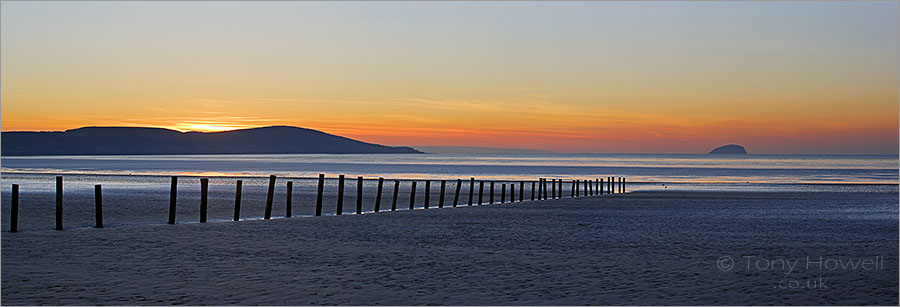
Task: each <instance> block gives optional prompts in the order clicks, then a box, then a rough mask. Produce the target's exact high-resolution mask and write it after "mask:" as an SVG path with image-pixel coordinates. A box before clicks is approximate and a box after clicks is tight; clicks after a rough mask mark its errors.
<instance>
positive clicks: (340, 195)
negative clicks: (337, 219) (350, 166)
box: [334, 175, 344, 215]
mask: <svg viewBox="0 0 900 307" xmlns="http://www.w3.org/2000/svg"><path fill="white" fill-rule="evenodd" d="M335 211H337V212H335V213H334V214H335V215H342V214H344V175H339V176H338V199H337V209H336V210H335Z"/></svg>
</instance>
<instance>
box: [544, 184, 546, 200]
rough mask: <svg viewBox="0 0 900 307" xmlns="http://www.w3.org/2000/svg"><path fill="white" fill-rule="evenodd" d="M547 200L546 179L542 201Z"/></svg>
mask: <svg viewBox="0 0 900 307" xmlns="http://www.w3.org/2000/svg"><path fill="white" fill-rule="evenodd" d="M546 199H547V179H544V200H546Z"/></svg>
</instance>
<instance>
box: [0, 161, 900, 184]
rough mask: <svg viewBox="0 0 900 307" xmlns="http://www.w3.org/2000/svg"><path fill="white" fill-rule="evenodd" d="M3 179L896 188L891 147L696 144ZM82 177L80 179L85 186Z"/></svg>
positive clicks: (21, 165) (148, 164)
mask: <svg viewBox="0 0 900 307" xmlns="http://www.w3.org/2000/svg"><path fill="white" fill-rule="evenodd" d="M0 167H2V168H0V173H2V183H3V189H8V188H9V185H10V184H12V183H18V184H20V185H22V188H28V189H37V190H42V189H54V188H55V186H54V184H53V182H54V178H55V176H57V175H62V176H64V177H66V179H67V181H69V180H71V181H73V182H76V183H78V184H81V183H84V184H88V185H90V184H92V183H94V182H96V183H97V184H100V183H104V184H114V185H119V186H131V187H133V188H141V187H145V186H147V185H152V184H159V183H165V182H167V180H168V177H169V176H182V177H185V178H193V177H207V178H212V179H218V180H224V179H234V178H238V179H240V178H246V179H248V180H254V179H259V178H262V179H265V178H267V177H268V176H269V175H276V176H277V177H279V178H294V179H298V180H304V179H306V180H314V178H317V177H318V175H319V174H325V176H326V177H327V178H329V179H331V178H336V177H337V176H339V175H345V176H346V177H347V178H351V179H356V178H358V177H360V176H361V177H363V178H365V179H367V180H368V179H374V178H378V177H383V178H385V179H405V180H429V179H430V180H451V181H452V180H455V179H463V180H468V179H470V178H476V180H491V181H503V180H506V181H520V180H526V181H530V180H536V179H537V178H553V179H561V180H564V181H566V182H569V181H571V180H585V179H587V180H596V179H606V178H609V177H617V178H625V180H626V189H627V190H626V191H645V190H705V191H708V190H723V191H736V190H737V191H775V190H779V191H847V190H853V191H860V190H862V191H865V190H896V189H897V185H898V183H900V180H898V156H876V155H705V154H363V155H358V154H348V155H335V154H287V155H271V154H270V155H153V156H142V155H129V156H115V155H105V156H29V157H2V163H0ZM88 187H89V186H88Z"/></svg>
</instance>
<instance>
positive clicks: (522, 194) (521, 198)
mask: <svg viewBox="0 0 900 307" xmlns="http://www.w3.org/2000/svg"><path fill="white" fill-rule="evenodd" d="M523 201H525V181H519V202H523Z"/></svg>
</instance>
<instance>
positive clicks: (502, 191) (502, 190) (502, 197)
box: [500, 183, 506, 204]
mask: <svg viewBox="0 0 900 307" xmlns="http://www.w3.org/2000/svg"><path fill="white" fill-rule="evenodd" d="M505 202H506V184H505V183H504V184H501V185H500V203H501V204H502V203H505Z"/></svg>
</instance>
